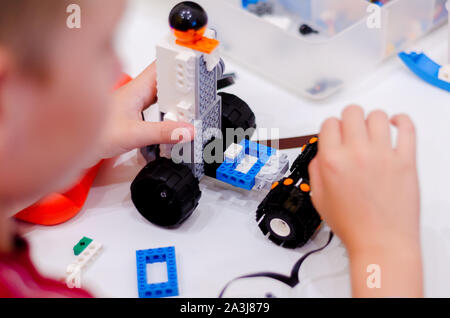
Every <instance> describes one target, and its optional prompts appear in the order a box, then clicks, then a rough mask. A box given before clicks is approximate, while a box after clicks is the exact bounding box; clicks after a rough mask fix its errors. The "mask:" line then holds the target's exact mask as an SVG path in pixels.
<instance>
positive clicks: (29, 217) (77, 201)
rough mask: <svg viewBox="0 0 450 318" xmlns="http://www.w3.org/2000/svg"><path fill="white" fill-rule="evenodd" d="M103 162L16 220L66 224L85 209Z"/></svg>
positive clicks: (124, 79) (123, 81)
mask: <svg viewBox="0 0 450 318" xmlns="http://www.w3.org/2000/svg"><path fill="white" fill-rule="evenodd" d="M131 80H132V78H131V77H130V76H128V75H123V76H122V78H121V79H120V80H119V82H118V84H117V85H116V87H115V89H117V88H119V87H121V86H123V85H125V84H127V83H129V82H130V81H131ZM102 163H103V161H102V162H100V163H98V164H97V165H96V166H95V167H93V168H91V169H90V170H89V171H88V172H87V174H86V175H85V176H84V177H83V178H82V179H81V180H80V181H79V183H78V184H77V185H76V186H75V187H73V188H72V189H71V190H69V191H67V192H66V193H61V194H60V193H53V194H51V195H49V196H48V197H46V198H44V199H43V200H41V201H39V202H37V203H36V204H34V205H32V206H30V207H29V208H27V209H25V210H23V211H21V212H19V213H18V214H16V216H15V217H16V218H17V219H19V220H22V221H25V222H29V223H35V224H40V225H48V226H50V225H57V224H61V223H64V222H66V221H68V220H70V219H71V218H73V217H74V216H75V215H77V214H78V213H79V212H80V210H81V209H82V208H83V205H84V203H85V202H86V199H87V196H88V194H89V190H90V189H91V187H92V184H93V183H94V179H95V177H96V176H97V173H98V171H99V169H100V166H101V165H102Z"/></svg>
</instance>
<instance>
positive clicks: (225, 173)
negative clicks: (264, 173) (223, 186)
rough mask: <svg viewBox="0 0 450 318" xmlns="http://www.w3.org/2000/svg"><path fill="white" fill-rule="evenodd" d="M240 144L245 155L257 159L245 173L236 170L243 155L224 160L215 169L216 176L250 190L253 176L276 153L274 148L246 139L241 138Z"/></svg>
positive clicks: (252, 184) (254, 176) (253, 181)
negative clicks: (232, 159) (234, 158)
mask: <svg viewBox="0 0 450 318" xmlns="http://www.w3.org/2000/svg"><path fill="white" fill-rule="evenodd" d="M240 145H241V146H243V148H244V151H243V153H244V154H245V155H248V156H252V157H256V158H258V160H257V161H256V162H255V164H254V165H253V166H252V167H251V168H250V169H249V171H248V172H247V173H242V172H240V171H237V170H236V168H237V167H238V166H239V164H240V163H241V162H242V160H244V158H245V156H239V157H238V160H236V161H234V162H228V161H225V162H224V163H222V165H220V167H219V168H218V169H217V170H216V178H217V179H218V180H220V181H223V182H225V183H228V184H231V185H232V186H235V187H237V188H241V189H245V190H251V189H253V187H254V186H255V178H256V176H257V175H258V173H259V171H260V170H261V169H262V167H264V165H265V164H266V163H267V161H269V158H270V156H272V155H274V154H276V149H274V148H271V147H267V146H265V145H261V144H258V143H256V142H253V141H249V140H247V139H244V140H242V141H241V143H240Z"/></svg>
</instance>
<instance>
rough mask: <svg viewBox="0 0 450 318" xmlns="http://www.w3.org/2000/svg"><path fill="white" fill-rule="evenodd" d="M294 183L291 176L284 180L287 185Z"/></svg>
mask: <svg viewBox="0 0 450 318" xmlns="http://www.w3.org/2000/svg"><path fill="white" fill-rule="evenodd" d="M293 183H294V180H292V179H291V178H287V179H286V180H284V182H283V184H284V185H286V186H290V185H291V184H293Z"/></svg>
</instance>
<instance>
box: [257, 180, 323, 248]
mask: <svg viewBox="0 0 450 318" xmlns="http://www.w3.org/2000/svg"><path fill="white" fill-rule="evenodd" d="M283 181H284V180H282V181H280V183H279V185H278V186H276V187H275V188H274V189H272V191H271V192H270V193H269V194H268V195H267V197H266V198H265V199H264V201H263V202H262V203H261V204H260V205H259V207H258V210H257V212H256V220H257V221H258V222H260V223H259V228H260V229H261V231H262V232H263V234H264V235H267V234H268V233H269V239H270V240H271V241H272V242H274V243H275V244H277V245H282V246H283V247H286V248H297V247H301V246H303V245H305V244H306V243H307V242H308V241H309V239H310V238H311V237H312V236H313V234H314V233H315V232H316V230H317V229H318V228H319V226H320V224H321V223H322V220H321V218H320V216H319V214H318V213H317V211H316V210H315V208H314V207H313V205H312V202H311V197H310V195H309V193H308V192H303V191H302V190H300V189H299V188H298V187H295V186H294V185H290V186H286V185H284V184H283Z"/></svg>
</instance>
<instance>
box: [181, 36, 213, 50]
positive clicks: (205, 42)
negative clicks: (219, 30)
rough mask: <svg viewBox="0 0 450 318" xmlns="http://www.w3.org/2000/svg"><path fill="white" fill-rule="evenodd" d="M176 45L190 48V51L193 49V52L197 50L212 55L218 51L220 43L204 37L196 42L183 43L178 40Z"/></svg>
mask: <svg viewBox="0 0 450 318" xmlns="http://www.w3.org/2000/svg"><path fill="white" fill-rule="evenodd" d="M176 43H177V44H178V45H181V46H184V47H188V48H190V49H193V50H196V51H199V52H203V53H206V54H211V53H212V52H213V51H214V50H215V49H216V47H218V46H219V43H220V42H219V41H217V40H215V39H210V38H207V37H202V38H201V39H200V40H198V41H196V42H182V41H180V40H176Z"/></svg>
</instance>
